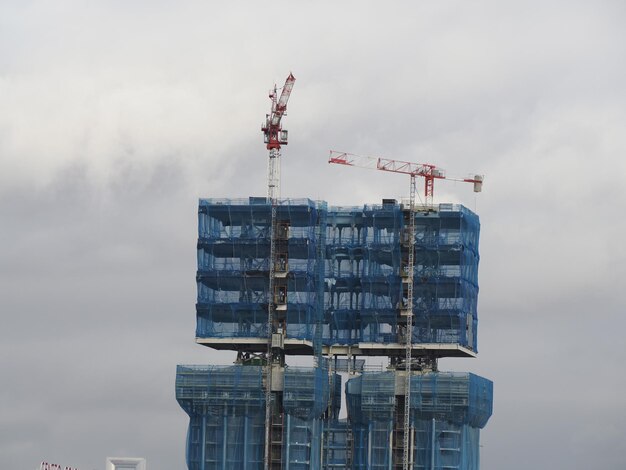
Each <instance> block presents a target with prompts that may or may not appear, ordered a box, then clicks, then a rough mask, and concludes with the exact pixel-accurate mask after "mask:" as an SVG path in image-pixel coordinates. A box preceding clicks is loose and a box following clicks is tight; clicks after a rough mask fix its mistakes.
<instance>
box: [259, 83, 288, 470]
mask: <svg viewBox="0 0 626 470" xmlns="http://www.w3.org/2000/svg"><path fill="white" fill-rule="evenodd" d="M295 81H296V79H295V77H294V76H293V74H292V73H290V74H289V76H288V77H287V80H285V85H284V86H283V89H282V92H281V94H280V98H278V89H277V88H276V85H274V89H273V90H272V91H270V93H269V98H270V100H271V102H272V105H271V108H270V112H269V113H268V114H267V115H266V116H265V124H264V125H263V127H261V131H262V132H263V137H264V142H265V144H266V148H267V150H269V161H268V177H267V198H268V200H269V202H270V203H271V205H272V213H271V229H270V234H269V235H270V260H269V286H268V294H269V301H268V307H267V356H266V372H265V447H264V458H263V463H264V468H265V470H269V469H270V467H271V460H272V459H271V449H270V446H271V431H272V402H273V400H272V370H273V368H274V365H275V362H276V361H275V359H277V358H278V359H279V365H282V364H281V363H282V362H283V360H282V359H281V358H282V357H284V354H283V353H282V351H278V352H277V354H276V355H275V354H274V349H276V348H275V345H274V335H277V334H278V335H282V334H283V333H282V331H277V329H276V328H275V325H274V323H275V321H274V320H275V319H274V313H275V312H274V311H275V299H274V297H275V296H274V290H275V281H276V263H277V261H278V260H277V257H276V237H277V223H278V221H277V217H276V215H277V214H276V213H277V207H276V206H277V204H278V198H279V197H280V148H281V146H282V145H287V131H286V130H283V128H282V122H281V120H282V117H283V116H284V115H285V113H286V111H287V102H288V101H289V97H290V96H291V90H292V89H293V85H294V83H295ZM277 344H278V345H279V347H278V348H277V349H282V344H283V342H282V341H281V340H280V338H279V339H278V341H277ZM275 356H277V357H275Z"/></svg>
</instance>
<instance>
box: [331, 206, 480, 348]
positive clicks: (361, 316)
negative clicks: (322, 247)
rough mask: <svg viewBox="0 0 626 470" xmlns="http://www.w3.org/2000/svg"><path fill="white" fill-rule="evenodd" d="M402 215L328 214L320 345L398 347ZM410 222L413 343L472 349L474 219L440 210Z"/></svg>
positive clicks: (395, 211) (375, 211)
mask: <svg viewBox="0 0 626 470" xmlns="http://www.w3.org/2000/svg"><path fill="white" fill-rule="evenodd" d="M405 209H406V208H405V207H403V206H402V205H400V204H397V203H395V202H392V203H387V204H382V205H366V206H364V207H363V208H358V207H331V208H329V212H328V216H327V236H326V274H325V278H326V295H325V304H326V314H325V322H324V323H325V324H324V343H326V344H354V343H358V342H375V343H395V342H403V339H402V338H401V336H400V335H399V333H400V329H399V328H398V323H399V315H398V311H399V308H400V307H401V305H402V302H403V300H405V299H403V297H402V287H401V283H402V275H403V274H404V272H403V269H405V265H406V258H407V253H408V248H406V247H407V244H406V240H405V239H404V238H403V237H406V234H407V226H408V224H409V219H408V218H407V212H406V210H405ZM415 221H416V222H415V242H414V243H415V244H414V247H415V261H414V290H413V295H414V299H413V312H414V316H415V327H414V329H413V342H414V343H454V344H460V345H463V346H466V347H468V348H470V349H473V350H477V347H476V333H477V301H478V262H479V255H478V238H479V232H480V223H479V221H478V217H477V216H476V215H475V214H474V213H472V212H471V211H469V210H468V209H466V208H464V207H463V206H460V205H453V204H440V205H439V206H438V207H437V208H435V209H434V210H427V211H426V210H425V211H417V212H416V213H415ZM403 242H404V243H403Z"/></svg>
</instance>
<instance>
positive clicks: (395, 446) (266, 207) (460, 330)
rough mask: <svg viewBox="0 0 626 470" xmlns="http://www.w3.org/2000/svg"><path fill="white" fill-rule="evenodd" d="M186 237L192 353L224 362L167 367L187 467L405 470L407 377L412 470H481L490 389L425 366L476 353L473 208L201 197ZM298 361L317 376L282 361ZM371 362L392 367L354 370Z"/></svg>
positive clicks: (476, 238)
mask: <svg viewBox="0 0 626 470" xmlns="http://www.w3.org/2000/svg"><path fill="white" fill-rule="evenodd" d="M411 217H413V218H414V225H413V229H412V232H409V231H408V227H409V225H410V220H411ZM198 227H199V232H198V247H197V248H198V272H197V284H198V300H197V307H196V315H197V327H196V342H197V343H199V344H202V345H205V346H208V347H211V348H214V349H220V350H232V351H233V352H234V353H236V359H235V363H234V364H233V365H231V366H225V367H219V366H179V367H178V370H177V380H176V395H177V400H178V402H179V404H180V405H181V407H182V408H183V409H184V410H185V412H186V413H187V414H188V415H189V417H190V425H189V432H188V441H187V465H188V467H189V469H190V470H208V469H218V468H219V469H222V468H224V469H225V468H232V469H240V468H241V469H255V468H264V464H265V460H266V459H267V460H268V462H267V463H268V468H281V469H282V468H284V469H305V468H306V469H318V468H355V469H374V468H381V469H382V468H385V469H394V468H402V460H403V457H402V456H403V442H404V429H405V428H404V426H403V424H404V408H405V403H404V401H405V400H404V397H405V396H407V395H406V384H407V383H408V382H407V380H406V379H407V377H406V374H407V373H408V374H409V375H410V379H409V382H410V387H411V393H410V397H411V399H410V403H409V404H408V406H409V408H410V411H409V416H410V423H411V425H410V428H409V429H410V431H409V432H410V433H411V434H410V438H409V439H408V442H409V443H410V451H409V462H410V468H415V469H418V468H420V469H440V468H441V469H443V468H458V469H468V470H469V469H478V468H479V453H478V449H479V447H478V446H479V430H480V429H481V428H482V427H484V426H485V424H486V422H487V420H488V419H489V416H490V415H491V409H492V408H491V407H492V393H493V388H492V387H493V386H492V383H491V382H490V381H489V380H487V379H484V378H481V377H478V376H476V375H473V374H467V373H449V372H440V371H438V368H437V360H438V359H439V358H441V357H475V356H476V354H477V351H478V347H477V325H478V315H477V300H478V262H479V253H478V241H479V232H480V223H479V220H478V217H477V216H476V215H475V214H474V213H472V212H471V211H469V210H468V209H466V208H465V207H463V206H460V205H452V204H440V205H438V206H434V207H422V208H418V210H416V211H415V212H413V213H412V214H411V212H410V211H409V210H408V207H405V206H404V205H402V204H400V203H398V202H396V201H394V200H383V203H382V204H378V205H364V206H359V207H332V206H330V207H329V206H328V205H327V203H325V202H320V201H311V200H309V199H285V200H281V201H280V202H278V204H277V205H275V206H273V207H272V205H271V204H269V203H268V202H267V200H266V199H265V198H252V197H251V198H249V199H246V200H234V199H203V200H201V201H200V204H199V223H198ZM409 233H413V237H412V240H411V239H410V237H409V236H408V234H409ZM410 250H413V260H412V265H413V271H412V276H411V277H410V279H412V281H413V282H412V298H413V303H412V306H410V307H411V308H412V311H413V321H412V328H407V317H406V316H404V315H403V312H406V309H407V308H408V306H407V299H408V298H409V297H408V296H407V279H408V273H407V269H408V266H410V264H409V262H408V258H409V253H410ZM270 319H271V321H268V320H270ZM407 331H411V341H410V343H411V357H412V360H411V362H410V363H409V365H410V367H409V368H407V367H406V364H405V357H406V344H407V339H408V335H407ZM268 351H271V352H272V354H271V355H268ZM294 355H305V356H313V357H314V358H315V367H313V368H302V367H293V366H289V364H288V358H289V357H290V356H294ZM367 356H377V357H380V356H384V357H387V358H388V369H387V370H386V371H377V372H368V371H366V370H364V368H363V362H364V361H363V358H364V357H367ZM268 357H271V358H272V359H271V361H272V363H271V364H268V359H267V358H268ZM407 369H408V371H407ZM339 373H344V375H345V376H346V377H348V380H347V382H346V384H345V397H346V403H347V410H346V411H347V419H340V415H341V413H340V407H341V391H342V383H341V379H342V376H341V375H340V374H339ZM268 384H269V389H271V393H267V391H268ZM268 397H269V399H270V402H269V403H270V406H269V407H266V404H267V403H268V401H267V400H268ZM268 412H269V416H270V419H269V421H268V419H267V416H268ZM268 435H269V438H268V439H266V436H268ZM268 450H269V452H268Z"/></svg>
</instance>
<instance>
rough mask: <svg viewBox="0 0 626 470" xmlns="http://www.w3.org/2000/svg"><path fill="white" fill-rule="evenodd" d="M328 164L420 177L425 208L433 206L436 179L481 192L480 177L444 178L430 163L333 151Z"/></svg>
mask: <svg viewBox="0 0 626 470" xmlns="http://www.w3.org/2000/svg"><path fill="white" fill-rule="evenodd" d="M328 163H335V164H338V165H347V166H358V167H360V168H366V169H370V170H381V171H390V172H392V173H404V174H406V175H410V176H411V177H415V176H421V177H422V178H424V197H425V203H426V205H427V206H432V204H433V194H434V189H435V180H436V179H441V180H450V181H461V182H464V183H473V184H474V192H475V193H479V192H481V191H482V184H483V176H482V175H474V176H473V177H469V178H457V177H450V176H446V172H445V170H443V169H441V168H439V167H437V166H435V165H431V164H430V163H412V162H404V161H401V160H392V159H390V158H383V157H365V156H362V155H355V154H353V153H346V152H337V151H335V150H331V151H330V157H329V159H328Z"/></svg>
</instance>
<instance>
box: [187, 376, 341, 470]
mask: <svg viewBox="0 0 626 470" xmlns="http://www.w3.org/2000/svg"><path fill="white" fill-rule="evenodd" d="M340 388H341V377H340V376H339V375H337V374H329V372H328V369H325V368H301V367H285V371H284V382H283V393H282V410H278V411H277V414H276V415H275V416H274V418H273V423H274V425H276V424H280V426H282V439H281V442H282V445H281V452H282V462H283V468H285V469H291V470H298V469H314V468H320V467H321V458H322V442H323V439H324V429H325V423H326V422H327V421H331V420H336V419H337V417H338V415H339V408H340V396H338V395H334V392H336V391H337V390H338V389H339V390H340ZM176 399H177V400H178V403H179V404H180V406H181V407H182V408H183V409H184V410H185V412H187V414H188V415H189V418H190V421H189V431H188V436H187V466H188V468H189V469H190V470H213V469H223V468H229V469H259V468H262V467H263V455H264V437H265V424H264V423H265V392H264V388H263V370H262V367H261V366H249V365H245V366H244V365H234V366H227V367H223V366H178V368H177V374H176Z"/></svg>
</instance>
